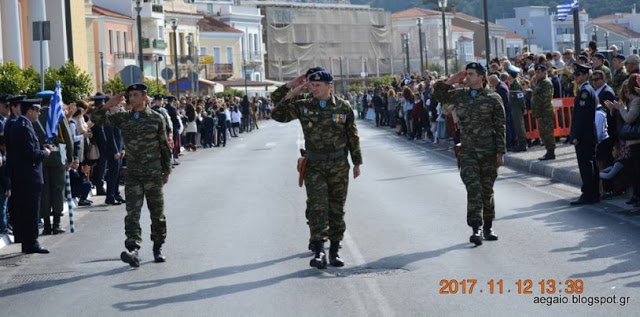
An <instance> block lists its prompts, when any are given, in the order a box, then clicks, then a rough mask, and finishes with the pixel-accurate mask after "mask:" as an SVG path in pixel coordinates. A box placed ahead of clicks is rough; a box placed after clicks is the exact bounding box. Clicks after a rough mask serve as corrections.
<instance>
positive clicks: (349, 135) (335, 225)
mask: <svg viewBox="0 0 640 317" xmlns="http://www.w3.org/2000/svg"><path fill="white" fill-rule="evenodd" d="M307 81H308V82H307ZM307 88H308V89H309V90H310V92H311V95H312V96H313V98H307V99H299V98H298V96H299V95H300V93H302V92H304V91H306V89H307ZM332 88H333V77H332V76H331V74H330V73H329V72H327V71H325V70H320V71H317V72H315V73H311V74H309V75H308V76H307V74H303V75H300V76H299V77H297V78H296V79H294V80H293V81H291V82H289V83H288V84H286V85H284V86H282V87H280V88H278V89H277V90H276V91H275V92H274V93H273V95H272V100H274V101H276V102H277V106H276V107H275V109H273V111H272V113H271V118H273V119H274V120H276V121H279V122H289V121H292V120H295V119H299V120H300V123H301V124H302V131H303V133H304V139H305V147H306V154H305V157H306V158H307V160H308V163H307V173H306V176H305V178H304V184H305V187H306V191H307V219H308V221H309V222H308V223H309V229H310V231H311V240H312V241H313V244H314V250H315V255H314V257H313V258H312V259H311V261H310V263H309V264H310V265H311V266H313V267H317V268H319V269H324V268H326V266H327V259H326V255H325V252H324V241H326V240H327V238H328V239H330V240H331V246H330V249H329V262H330V264H331V265H333V266H344V261H343V260H342V259H341V258H340V256H339V255H338V248H339V245H340V241H341V240H342V238H343V235H344V231H345V230H346V225H345V222H344V213H345V212H344V204H345V202H346V198H347V188H348V185H349V169H350V166H349V162H348V161H347V154H348V153H350V154H351V161H352V162H353V165H354V167H353V178H354V179H355V178H356V177H358V176H359V175H360V164H362V153H361V151H360V138H359V136H358V129H357V127H356V123H355V116H354V114H353V108H352V107H351V105H350V104H349V102H348V101H346V100H343V99H341V98H339V97H337V96H335V95H334V94H333V93H331V89H332ZM282 96H284V97H282ZM280 98H282V99H280Z"/></svg>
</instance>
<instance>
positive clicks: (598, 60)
mask: <svg viewBox="0 0 640 317" xmlns="http://www.w3.org/2000/svg"><path fill="white" fill-rule="evenodd" d="M605 58H606V57H605V56H604V54H602V53H595V54H593V58H592V60H593V70H594V71H595V70H600V71H602V72H603V73H604V80H605V81H606V82H607V85H609V86H612V85H613V76H612V75H611V70H610V69H609V67H607V66H605V65H604V60H605Z"/></svg>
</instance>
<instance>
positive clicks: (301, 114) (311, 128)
mask: <svg viewBox="0 0 640 317" xmlns="http://www.w3.org/2000/svg"><path fill="white" fill-rule="evenodd" d="M288 91H289V88H287V86H286V85H284V86H281V87H280V88H278V89H277V90H276V91H275V92H274V93H273V95H272V100H274V102H275V100H276V98H277V100H278V101H279V102H278V104H277V106H276V107H275V108H274V109H273V110H272V112H271V118H272V119H274V120H276V121H278V122H289V121H293V120H295V119H299V120H300V124H302V132H303V133H304V141H305V148H306V149H307V151H309V152H313V153H327V154H328V153H333V152H337V151H340V150H342V149H345V150H348V151H349V152H350V153H351V161H352V162H353V164H354V165H360V164H362V152H361V151H360V137H359V136H358V128H357V127H356V122H355V116H354V114H353V108H352V107H351V105H350V104H349V102H348V101H346V100H343V99H341V98H339V97H337V96H335V95H333V94H331V97H330V98H329V100H328V102H327V106H326V108H324V109H322V108H321V107H320V104H319V102H318V100H317V99H315V98H308V99H300V98H293V99H289V100H282V99H283V96H285V95H286V94H287V92H288Z"/></svg>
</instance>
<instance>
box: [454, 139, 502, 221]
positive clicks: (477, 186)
mask: <svg viewBox="0 0 640 317" xmlns="http://www.w3.org/2000/svg"><path fill="white" fill-rule="evenodd" d="M461 161H462V164H461V165H462V167H461V169H460V178H462V182H463V183H464V185H465V186H466V188H467V224H468V225H469V226H471V227H474V226H477V227H480V226H481V225H482V222H483V220H484V221H490V220H493V218H495V216H496V211H495V205H494V202H493V183H494V182H495V181H496V178H497V177H498V168H497V166H496V154H495V153H493V154H477V153H474V152H472V151H469V150H467V149H466V148H465V147H464V146H463V149H462V153H461Z"/></svg>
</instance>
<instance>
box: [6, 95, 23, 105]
mask: <svg viewBox="0 0 640 317" xmlns="http://www.w3.org/2000/svg"><path fill="white" fill-rule="evenodd" d="M25 98H27V96H25V95H18V96H13V97H10V98H7V102H8V103H9V104H10V105H19V103H18V102H19V101H20V100H23V99H25Z"/></svg>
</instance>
